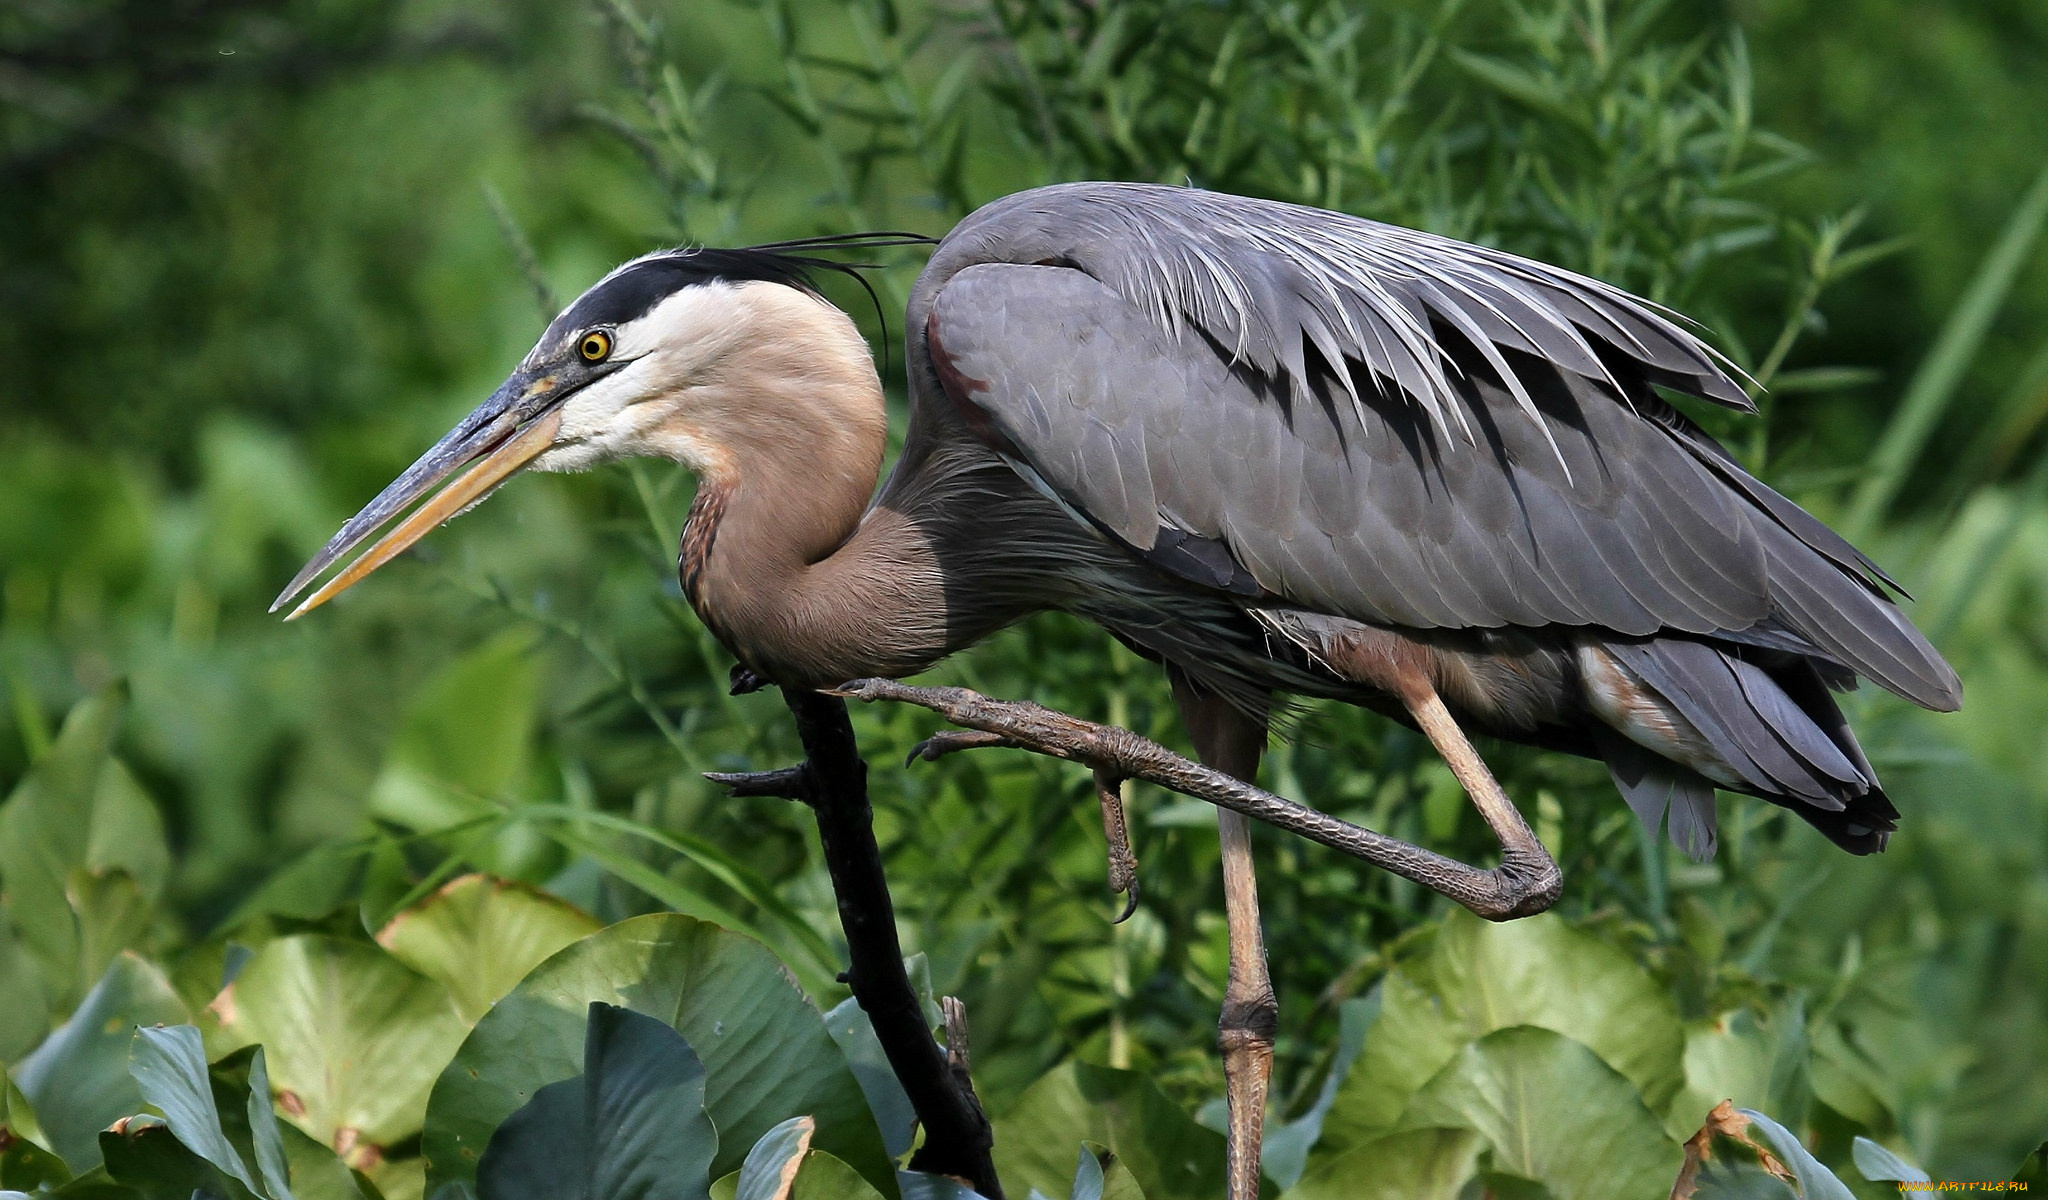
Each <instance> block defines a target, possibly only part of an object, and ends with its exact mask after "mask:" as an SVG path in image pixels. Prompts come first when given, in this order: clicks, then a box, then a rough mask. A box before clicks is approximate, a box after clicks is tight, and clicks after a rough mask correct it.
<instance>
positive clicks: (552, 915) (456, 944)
mask: <svg viewBox="0 0 2048 1200" xmlns="http://www.w3.org/2000/svg"><path fill="white" fill-rule="evenodd" d="M600 928H602V925H601V924H600V923H599V922H598V920H597V918H595V917H593V916H591V915H590V914H588V913H586V912H584V911H583V910H582V909H579V908H577V907H576V906H575V905H573V904H570V903H568V902H567V901H565V900H559V899H556V898H555V897H553V896H550V895H548V894H547V893H546V892H542V891H540V890H538V889H536V888H532V887H529V886H527V885H526V884H523V883H513V882H510V881H507V880H503V879H493V878H491V877H490V876H488V875H465V876H463V877H462V878H460V879H457V880H454V881H453V882H451V883H449V884H448V885H447V886H445V887H443V888H442V889H441V890H440V891H438V892H435V893H434V894H433V895H431V896H429V897H427V898H426V899H425V900H422V901H421V902H420V903H418V904H416V905H414V906H413V907H411V908H408V909H406V910H405V911H404V912H402V913H399V914H398V915H397V916H395V917H393V918H392V919H391V921H390V923H389V924H387V925H385V926H384V928H382V929H380V930H378V931H377V944H378V945H380V946H382V947H384V948H385V949H386V950H389V951H390V952H391V956H392V957H393V958H396V959H397V960H398V961H400V962H402V963H404V964H405V965H406V966H408V967H411V968H412V969H413V970H415V971H418V972H419V973H420V974H422V975H425V976H428V977H429V978H432V979H438V980H440V981H441V984H442V986H444V987H446V988H447V989H448V992H449V994H450V995H451V996H453V997H454V998H455V1007H456V1010H457V1011H458V1012H460V1013H461V1014H462V1019H463V1021H464V1022H465V1023H468V1024H475V1023H476V1021H477V1019H478V1018H480V1017H482V1016H483V1015H484V1013H485V1012H487V1011H489V1009H490V1007H491V1005H492V1004H495V1003H496V1002H497V1000H498V998H499V997H500V996H503V995H504V994H505V993H506V992H509V991H511V990H512V989H513V988H514V987H516V986H517V985H518V983H519V981H520V980H521V979H524V978H525V977H526V973H527V972H528V971H531V970H533V968H535V967H537V966H539V965H540V964H541V963H543V962H545V961H546V960H547V959H548V957H549V956H550V955H552V954H554V953H555V952H556V951H558V950H560V949H561V948H562V947H564V946H566V945H568V944H569V943H571V942H573V941H576V940H577V939H579V938H584V937H588V936H589V935H591V934H593V933H596V932H597V931H598V930H599V929H600Z"/></svg>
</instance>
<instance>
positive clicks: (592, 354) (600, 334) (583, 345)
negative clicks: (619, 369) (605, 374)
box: [576, 329, 612, 362]
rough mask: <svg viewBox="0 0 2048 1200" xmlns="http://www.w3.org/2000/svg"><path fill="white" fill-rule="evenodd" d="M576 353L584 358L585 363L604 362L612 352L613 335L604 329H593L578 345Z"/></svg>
mask: <svg viewBox="0 0 2048 1200" xmlns="http://www.w3.org/2000/svg"><path fill="white" fill-rule="evenodd" d="M576 352H577V353H578V354H581V355H582V356H583V361H584V362H603V361H604V360H605V359H606V358H607V357H609V356H610V354H611V352H612V335H611V334H609V333H606V332H605V331H604V330H602V329H593V330H591V331H590V332H589V333H586V334H584V335H583V340H582V341H581V342H578V343H577V344H576Z"/></svg>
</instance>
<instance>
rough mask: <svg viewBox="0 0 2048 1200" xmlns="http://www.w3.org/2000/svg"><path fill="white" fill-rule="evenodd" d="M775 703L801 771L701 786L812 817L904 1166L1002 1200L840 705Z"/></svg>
mask: <svg viewBox="0 0 2048 1200" xmlns="http://www.w3.org/2000/svg"><path fill="white" fill-rule="evenodd" d="M783 700H784V701H785V702H786V703H787V704H788V705H789V711H790V712H791V713H792V714H793V715H794V716H795V717H796V729H797V736H798V737H799V738H800V739H802V741H803V746H804V756H805V758H804V762H803V764H802V765H801V766H797V767H788V768H784V769H782V770H779V771H764V772H759V773H754V774H738V775H728V774H713V775H710V776H708V777H709V778H710V779H713V780H715V781H717V782H719V783H723V784H725V785H727V786H728V787H731V788H733V789H734V790H735V792H737V793H739V794H742V795H754V796H783V797H786V798H788V799H791V800H801V801H803V802H804V803H805V804H808V805H810V807H811V810H812V811H813V812H815V813H817V816H818V838H819V840H820V841H821V842H823V843H824V848H825V866H826V869H827V870H828V871H829V872H830V873H831V875H832V892H833V895H834V896H836V897H837V898H838V901H839V922H840V924H841V926H842V927H844V929H845V930H846V946H847V951H848V956H849V957H850V958H851V960H852V966H851V967H850V969H849V970H848V971H847V973H846V982H847V985H848V986H849V987H851V988H852V989H853V996H854V999H856V1000H858V1001H859V1002H860V1006H861V1009H862V1011H864V1012H866V1013H867V1015H868V1020H869V1022H870V1023H872V1024H873V1025H874V1028H875V1036H876V1038H877V1039H879V1040H880V1041H881V1043H882V1050H883V1052H884V1053H885V1054H887V1055H888V1058H889V1067H890V1069H891V1070H893V1071H894V1072H895V1073H896V1078H897V1079H898V1080H899V1081H900V1082H901V1083H902V1084H903V1091H904V1093H905V1094H906V1095H908V1096H909V1097H910V1105H911V1107H912V1108H913V1109H915V1110H916V1112H917V1119H918V1121H919V1122H920V1123H921V1124H922V1125H923V1126H924V1144H923V1145H921V1146H919V1147H918V1149H917V1153H915V1154H913V1155H912V1156H911V1159H910V1165H911V1168H912V1169H913V1170H918V1171H929V1172H933V1173H935V1174H940V1175H952V1176H955V1177H957V1178H960V1179H965V1180H967V1181H968V1182H969V1183H971V1184H972V1185H973V1186H974V1189H975V1190H976V1191H978V1192H980V1193H981V1194H982V1195H984V1196H986V1197H988V1198H989V1200H1003V1190H1002V1184H1001V1183H999V1182H998V1181H997V1179H996V1169H995V1162H994V1160H993V1159H992V1158H991V1157H990V1154H989V1151H990V1149H991V1148H992V1147H993V1146H994V1145H995V1135H994V1132H993V1131H992V1130H991V1129H990V1127H989V1121H988V1115H987V1114H986V1113H984V1112H983V1111H982V1108H981V1101H980V1100H979V1099H978V1098H977V1097H976V1096H975V1093H974V1085H973V1083H972V1082H971V1081H970V1080H969V1079H968V1077H967V1056H966V1028H967V1027H966V1020H965V1013H964V1011H957V1001H956V1002H954V1003H953V1005H952V1006H949V1011H948V1013H947V1022H946V1024H947V1041H948V1045H946V1046H941V1045H940V1044H939V1042H938V1040H937V1039H936V1038H934V1037H933V1036H932V1029H931V1027H930V1026H929V1025H927V1024H925V1015H924V1006H923V1005H922V1004H921V1003H920V1002H919V1001H918V998H917V992H916V990H915V989H913V988H912V987H911V985H910V977H909V975H907V974H905V973H904V970H903V946H902V943H901V942H899V941H898V940H897V938H896V906H895V903H894V902H893V901H892V900H891V899H890V897H889V881H888V879H887V878H886V877H885V876H884V875H883V873H882V851H881V848H880V847H879V846H877V845H876V843H875V826H874V809H873V808H871V807H870V806H869V804H868V787H867V771H868V767H867V763H866V762H864V761H863V760H862V759H861V756H860V748H859V746H858V745H857V744H856V743H855V742H854V740H853V725H852V723H851V722H849V721H848V720H847V718H846V702H845V701H843V700H841V699H839V698H838V697H836V696H824V695H820V694H818V693H816V692H792V691H785V692H783Z"/></svg>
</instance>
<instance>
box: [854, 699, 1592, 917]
mask: <svg viewBox="0 0 2048 1200" xmlns="http://www.w3.org/2000/svg"><path fill="white" fill-rule="evenodd" d="M828 694H830V695H835V696H845V697H849V698H851V699H855V700H861V701H865V702H869V703H872V702H874V701H877V700H891V701H895V702H898V703H902V704H915V705H917V706H918V707H919V708H927V709H930V710H931V711H933V712H935V713H937V714H939V715H940V716H941V717H944V718H945V719H946V720H948V721H950V722H952V723H953V724H955V725H959V726H963V727H965V728H967V729H978V730H981V731H982V732H984V733H993V734H999V735H1001V736H1002V737H1004V738H1007V739H1008V740H1009V741H1010V742H1013V743H1015V744H1016V746H1017V747H1018V748H1020V749H1024V750H1029V751H1031V752H1032V753H1034V754H1043V755H1045V756H1047V757H1048V758H1059V759H1065V760H1066V761H1068V762H1073V763H1080V764H1082V765H1083V766H1086V767H1089V768H1090V769H1094V770H1103V771H1108V772H1109V773H1111V774H1112V775H1115V776H1116V777H1117V778H1119V779H1143V780H1145V781H1146V782H1148V783H1156V784H1158V785H1159V786H1160V787H1163V788H1165V789H1167V790H1168V791H1172V792H1178V793H1180V794H1181V795H1183V796H1192V797H1193V798H1195V799H1197V800H1204V801H1207V802H1208V803H1210V804H1214V805H1217V806H1218V807H1221V808H1227V809H1230V810H1231V811H1233V812H1239V813H1243V814H1244V815H1245V816H1248V817H1253V818H1256V819H1258V820H1261V821H1264V822H1265V823H1267V824H1268V825H1273V826H1277V827H1279V828H1281V829H1285V830H1287V831H1288V832H1289V833H1294V834H1299V835H1300V836H1302V837H1305V838H1307V839H1309V840H1310V841H1312V842H1319V843H1321V844H1322V845H1325V846H1328V847H1330V848H1331V849H1333V850H1338V851H1341V852H1343V853H1345V854H1348V855H1350V856H1351V857H1353V858H1356V859H1359V860H1361V861H1363V862H1367V863H1371V864H1372V865H1373V866H1376V867H1379V868H1381V869H1382V870H1386V871H1391V872H1393V873H1394V874H1396V875H1399V876H1400V877H1401V878H1403V879H1408V880H1413V881H1414V882H1416V883H1419V884H1421V885H1422V886H1424V887H1426V888H1428V889H1430V890H1431V891H1433V892H1437V893H1439V894H1441V895H1444V896H1447V897H1449V898H1450V899H1452V900H1455V901H1457V902H1458V903H1459V904H1462V905H1464V906H1465V907H1466V908H1469V909H1471V910H1472V911H1473V912H1475V913H1477V914H1478V915H1480V916H1482V917H1485V918H1486V919H1487V920H1489V921H1508V920H1513V919H1514V918H1516V917H1526V916H1530V915H1532V914H1535V913H1539V912H1542V911H1543V910H1545V909H1547V908H1549V907H1550V906H1551V905H1552V904H1554V903H1556V901H1557V895H1558V890H1559V888H1560V887H1561V886H1562V881H1563V876H1562V874H1561V873H1560V872H1559V871H1558V869H1557V863H1556V862H1555V861H1554V860H1553V859H1552V858H1551V857H1550V853H1549V852H1548V851H1547V850H1545V849H1544V848H1543V844H1542V843H1541V842H1539V841H1537V840H1536V836H1535V835H1534V834H1533V833H1531V832H1530V831H1529V827H1528V825H1527V824H1526V823H1524V822H1523V821H1522V818H1521V814H1520V813H1518V812H1516V811H1515V808H1514V806H1513V805H1512V804H1510V803H1508V802H1507V799H1506V797H1505V796H1504V795H1503V794H1502V793H1501V791H1500V786H1499V785H1498V784H1497V783H1494V782H1493V777H1492V775H1491V774H1490V773H1489V772H1487V770H1486V765H1485V764H1484V763H1483V762H1481V761H1480V760H1479V756H1478V754H1477V753H1476V752H1475V751H1473V749H1472V746H1471V743H1469V742H1467V741H1465V738H1464V735H1463V734H1462V733H1460V732H1458V729H1457V726H1456V724H1455V723H1453V722H1451V720H1450V714H1449V713H1448V712H1445V711H1443V710H1442V702H1441V701H1437V702H1436V704H1435V705H1434V706H1433V708H1432V706H1431V705H1429V704H1426V703H1423V694H1422V693H1418V694H1417V695H1418V699H1417V701H1416V706H1417V707H1420V708H1422V709H1423V712H1422V714H1421V717H1420V719H1421V721H1422V722H1423V723H1424V724H1425V731H1426V732H1427V731H1429V730H1431V729H1434V730H1435V732H1434V733H1433V734H1432V740H1433V741H1437V742H1438V744H1439V746H1444V745H1448V746H1450V747H1451V748H1452V750H1453V751H1455V752H1456V758H1455V759H1453V760H1452V762H1451V767H1452V770H1453V771H1455V772H1462V774H1461V775H1460V778H1461V779H1463V780H1465V783H1466V786H1467V787H1468V788H1476V789H1477V790H1478V792H1479V794H1478V795H1475V796H1474V800H1475V801H1477V802H1478V803H1479V808H1480V813H1481V815H1483V816H1485V817H1486V819H1487V824H1488V825H1489V826H1491V827H1492V828H1493V830H1494V833H1495V835H1496V836H1498V837H1499V838H1500V839H1501V842H1502V850H1503V853H1502V854H1501V863H1500V865H1499V866H1498V867H1495V868H1493V869H1492V870H1490V871H1487V870H1480V869H1479V868H1477V867H1473V866H1468V865H1466V864H1465V863H1461V862H1458V861H1457V860H1456V859H1451V858H1446V857H1444V856H1443V855H1441V854H1437V853H1435V852H1434V851H1430V850H1425V849H1423V848H1422V847H1420V846H1412V845H1410V844H1408V843H1407V842H1404V841H1402V840H1400V839H1399V838H1391V837H1388V836H1387V835H1386V834H1383V833H1376V832H1374V831H1373V830H1370V829H1367V828H1365V827H1363V826H1360V825H1353V824H1352V823H1351V822H1349V821H1340V820H1338V819H1337V818H1335V817H1333V816H1330V815H1329V814H1328V813H1324V812H1319V811H1317V810H1316V809H1313V808H1310V807H1309V806H1308V805H1305V804H1298V803H1296V802H1295V801H1292V800H1287V799H1284V798H1282V797H1280V796H1275V795H1274V794H1273V793H1271V792H1268V791H1265V790H1263V789H1260V788H1257V787H1254V786H1252V785H1251V784H1248V783H1245V782H1244V781H1243V780H1240V779H1235V778H1232V777H1231V776H1230V775H1229V774H1228V773H1226V772H1223V771H1218V770H1216V769H1214V768H1212V767H1205V766H1202V765H1201V764H1199V763H1195V762H1191V761H1189V760H1188V759H1186V758H1183V757H1182V756H1180V755H1178V754H1175V753H1174V752H1173V751H1171V750H1168V749H1167V748H1166V747H1164V746H1161V745H1159V744H1158V743H1157V742H1154V741H1151V740H1150V739H1148V738H1143V737H1139V736H1138V735H1137V734H1135V733H1132V732H1131V731H1130V730H1128V729H1118V728H1117V727H1115V726H1113V725H1098V724H1096V723H1094V722H1093V721H1083V720H1081V719H1080V718H1078V717H1070V716H1068V715H1067V714H1065V713H1062V712H1055V711H1053V710H1052V709H1049V708H1046V707H1045V706H1044V705H1040V704H1033V703H1032V702H1030V701H1029V700H991V699H989V698H988V697H986V696H983V695H979V694H977V693H975V692H970V691H968V690H967V689H966V688H934V687H913V686H911V685H909V684H905V683H898V682H896V681H895V680H893V679H856V680H853V681H851V682H849V683H845V684H841V685H840V686H839V687H837V688H834V689H832V690H831V692H830V693H828ZM1427 696H1428V698H1430V699H1433V698H1434V693H1427Z"/></svg>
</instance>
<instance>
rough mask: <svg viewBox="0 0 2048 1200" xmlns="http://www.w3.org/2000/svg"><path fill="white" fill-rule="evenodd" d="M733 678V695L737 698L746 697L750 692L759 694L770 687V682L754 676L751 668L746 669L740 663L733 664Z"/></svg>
mask: <svg viewBox="0 0 2048 1200" xmlns="http://www.w3.org/2000/svg"><path fill="white" fill-rule="evenodd" d="M731 678H732V694H733V695H735V696H744V695H746V694H747V693H748V692H758V691H760V690H761V689H762V688H764V687H767V686H768V681H767V680H766V679H764V678H762V677H761V676H759V675H756V674H754V671H753V669H752V668H751V667H744V666H741V665H740V664H738V663H734V664H733V667H732V676H731Z"/></svg>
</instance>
